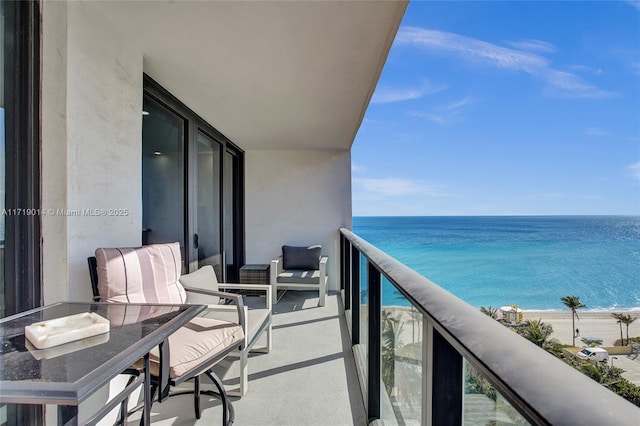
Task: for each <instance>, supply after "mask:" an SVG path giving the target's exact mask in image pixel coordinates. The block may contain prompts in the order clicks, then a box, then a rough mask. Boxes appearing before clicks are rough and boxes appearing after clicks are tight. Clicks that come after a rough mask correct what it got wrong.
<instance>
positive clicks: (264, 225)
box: [245, 150, 351, 290]
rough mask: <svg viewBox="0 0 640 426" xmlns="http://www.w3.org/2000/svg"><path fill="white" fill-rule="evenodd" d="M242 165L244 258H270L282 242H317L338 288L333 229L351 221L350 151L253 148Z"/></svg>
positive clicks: (331, 280)
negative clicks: (266, 149)
mask: <svg viewBox="0 0 640 426" xmlns="http://www.w3.org/2000/svg"><path fill="white" fill-rule="evenodd" d="M245 170H246V171H245V200H246V201H245V210H246V212H245V223H246V262H247V263H269V261H270V260H271V259H274V258H276V257H278V256H279V255H280V254H281V247H282V245H284V244H287V245H309V244H322V252H323V254H325V255H327V256H329V267H328V270H329V289H330V290H337V289H338V288H339V280H338V265H339V264H338V262H339V257H338V256H339V253H340V252H339V246H338V242H339V235H338V229H339V228H340V227H342V226H345V227H351V153H350V151H348V150H337V151H336V150H318V151H300V150H290V151H263V150H260V151H259V150H255V151H254V150H252V151H247V152H246V153H245Z"/></svg>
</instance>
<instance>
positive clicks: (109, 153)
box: [42, 2, 143, 303]
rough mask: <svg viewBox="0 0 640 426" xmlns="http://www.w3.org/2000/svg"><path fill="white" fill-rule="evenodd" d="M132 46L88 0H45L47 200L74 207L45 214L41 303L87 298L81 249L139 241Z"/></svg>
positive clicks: (137, 86)
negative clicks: (69, 212) (65, 211)
mask: <svg viewBox="0 0 640 426" xmlns="http://www.w3.org/2000/svg"><path fill="white" fill-rule="evenodd" d="M132 46H133V44H132V43H130V42H128V41H127V40H125V39H123V38H122V36H121V35H119V33H118V32H117V31H115V30H114V29H113V28H112V27H111V26H110V25H108V24H107V23H106V22H105V20H104V19H102V17H101V16H100V15H99V13H98V12H97V10H96V9H95V8H94V6H92V5H91V4H90V3H80V2H69V3H66V2H43V64H42V67H43V82H42V85H43V96H42V110H43V126H42V139H43V141H42V145H43V146H42V164H43V165H42V173H43V176H42V182H43V194H42V198H43V207H44V208H45V209H55V210H58V209H64V210H69V211H73V212H78V214H77V215H71V216H63V215H61V214H60V213H59V212H56V213H57V214H54V215H53V216H50V215H47V216H43V218H42V225H43V259H44V261H43V282H44V294H45V303H51V302H54V301H57V300H90V298H91V295H92V294H91V287H90V284H89V275H88V269H87V263H86V258H87V257H88V256H90V255H92V254H93V251H94V250H95V248H96V247H101V246H126V245H138V244H140V242H141V241H140V240H141V229H142V219H141V218H142V193H141V191H142V189H141V129H142V115H141V111H142V75H143V74H142V53H141V52H136V51H135V49H134V48H133V47H132ZM117 210H119V211H117ZM124 210H126V211H127V214H126V215H124V216H114V215H112V213H113V214H118V213H119V214H122V212H123V211H124ZM88 211H91V213H88Z"/></svg>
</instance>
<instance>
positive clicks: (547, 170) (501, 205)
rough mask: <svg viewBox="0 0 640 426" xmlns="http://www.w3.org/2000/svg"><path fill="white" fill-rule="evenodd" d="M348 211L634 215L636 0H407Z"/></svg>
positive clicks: (368, 123) (638, 105)
mask: <svg viewBox="0 0 640 426" xmlns="http://www.w3.org/2000/svg"><path fill="white" fill-rule="evenodd" d="M352 167H353V171H352V176H353V215H354V216H404V215H521V214H534V215H537V214H551V215H555V214H569V215H571V214H625V215H629V214H630V215H640V2H637V1H634V2H631V1H629V2H625V1H619V2H618V1H604V2H594V1H586V2H575V1H553V2H551V1H550V2H544V1H536V2H522V1H515V2H510V1H509V2H508V1H491V2H489V1H473V2H461V1H447V2H436V1H420V2H418V1H414V2H412V3H410V4H409V7H408V9H407V12H406V14H405V17H404V20H403V22H402V25H401V27H400V29H399V31H398V34H397V35H396V39H395V41H394V44H393V47H392V48H391V52H390V54H389V57H388V58H387V63H386V65H385V68H384V70H383V73H382V75H381V77H380V81H379V82H378V86H377V88H376V91H375V93H374V95H373V98H372V100H371V103H370V105H369V108H368V110H367V113H366V115H365V118H364V121H363V123H362V126H361V127H360V130H359V132H358V135H357V137H356V140H355V142H354V145H353V149H352Z"/></svg>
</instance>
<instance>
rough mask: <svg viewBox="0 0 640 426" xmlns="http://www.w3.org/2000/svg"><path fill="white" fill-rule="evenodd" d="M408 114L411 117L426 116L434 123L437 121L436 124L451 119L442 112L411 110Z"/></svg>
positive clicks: (445, 122)
mask: <svg viewBox="0 0 640 426" xmlns="http://www.w3.org/2000/svg"><path fill="white" fill-rule="evenodd" d="M409 115H410V116H412V117H421V118H426V119H427V120H429V121H433V122H434V123H438V124H447V123H449V122H450V121H451V120H450V118H448V117H445V116H444V115H443V114H432V113H428V112H419V111H418V112H411V113H409Z"/></svg>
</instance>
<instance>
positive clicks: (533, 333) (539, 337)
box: [518, 319, 553, 348]
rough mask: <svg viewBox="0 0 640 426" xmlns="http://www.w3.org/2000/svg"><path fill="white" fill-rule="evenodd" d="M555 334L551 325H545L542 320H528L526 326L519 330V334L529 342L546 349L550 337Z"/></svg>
mask: <svg viewBox="0 0 640 426" xmlns="http://www.w3.org/2000/svg"><path fill="white" fill-rule="evenodd" d="M551 333H553V327H552V326H551V324H545V323H543V322H542V320H540V319H539V320H537V321H535V320H526V321H525V322H524V324H523V325H522V326H521V327H519V328H518V334H519V335H521V336H522V337H524V338H525V339H527V340H528V341H530V342H532V343H534V344H536V345H537V346H540V347H541V348H543V347H545V346H546V345H547V343H549V336H551Z"/></svg>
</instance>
